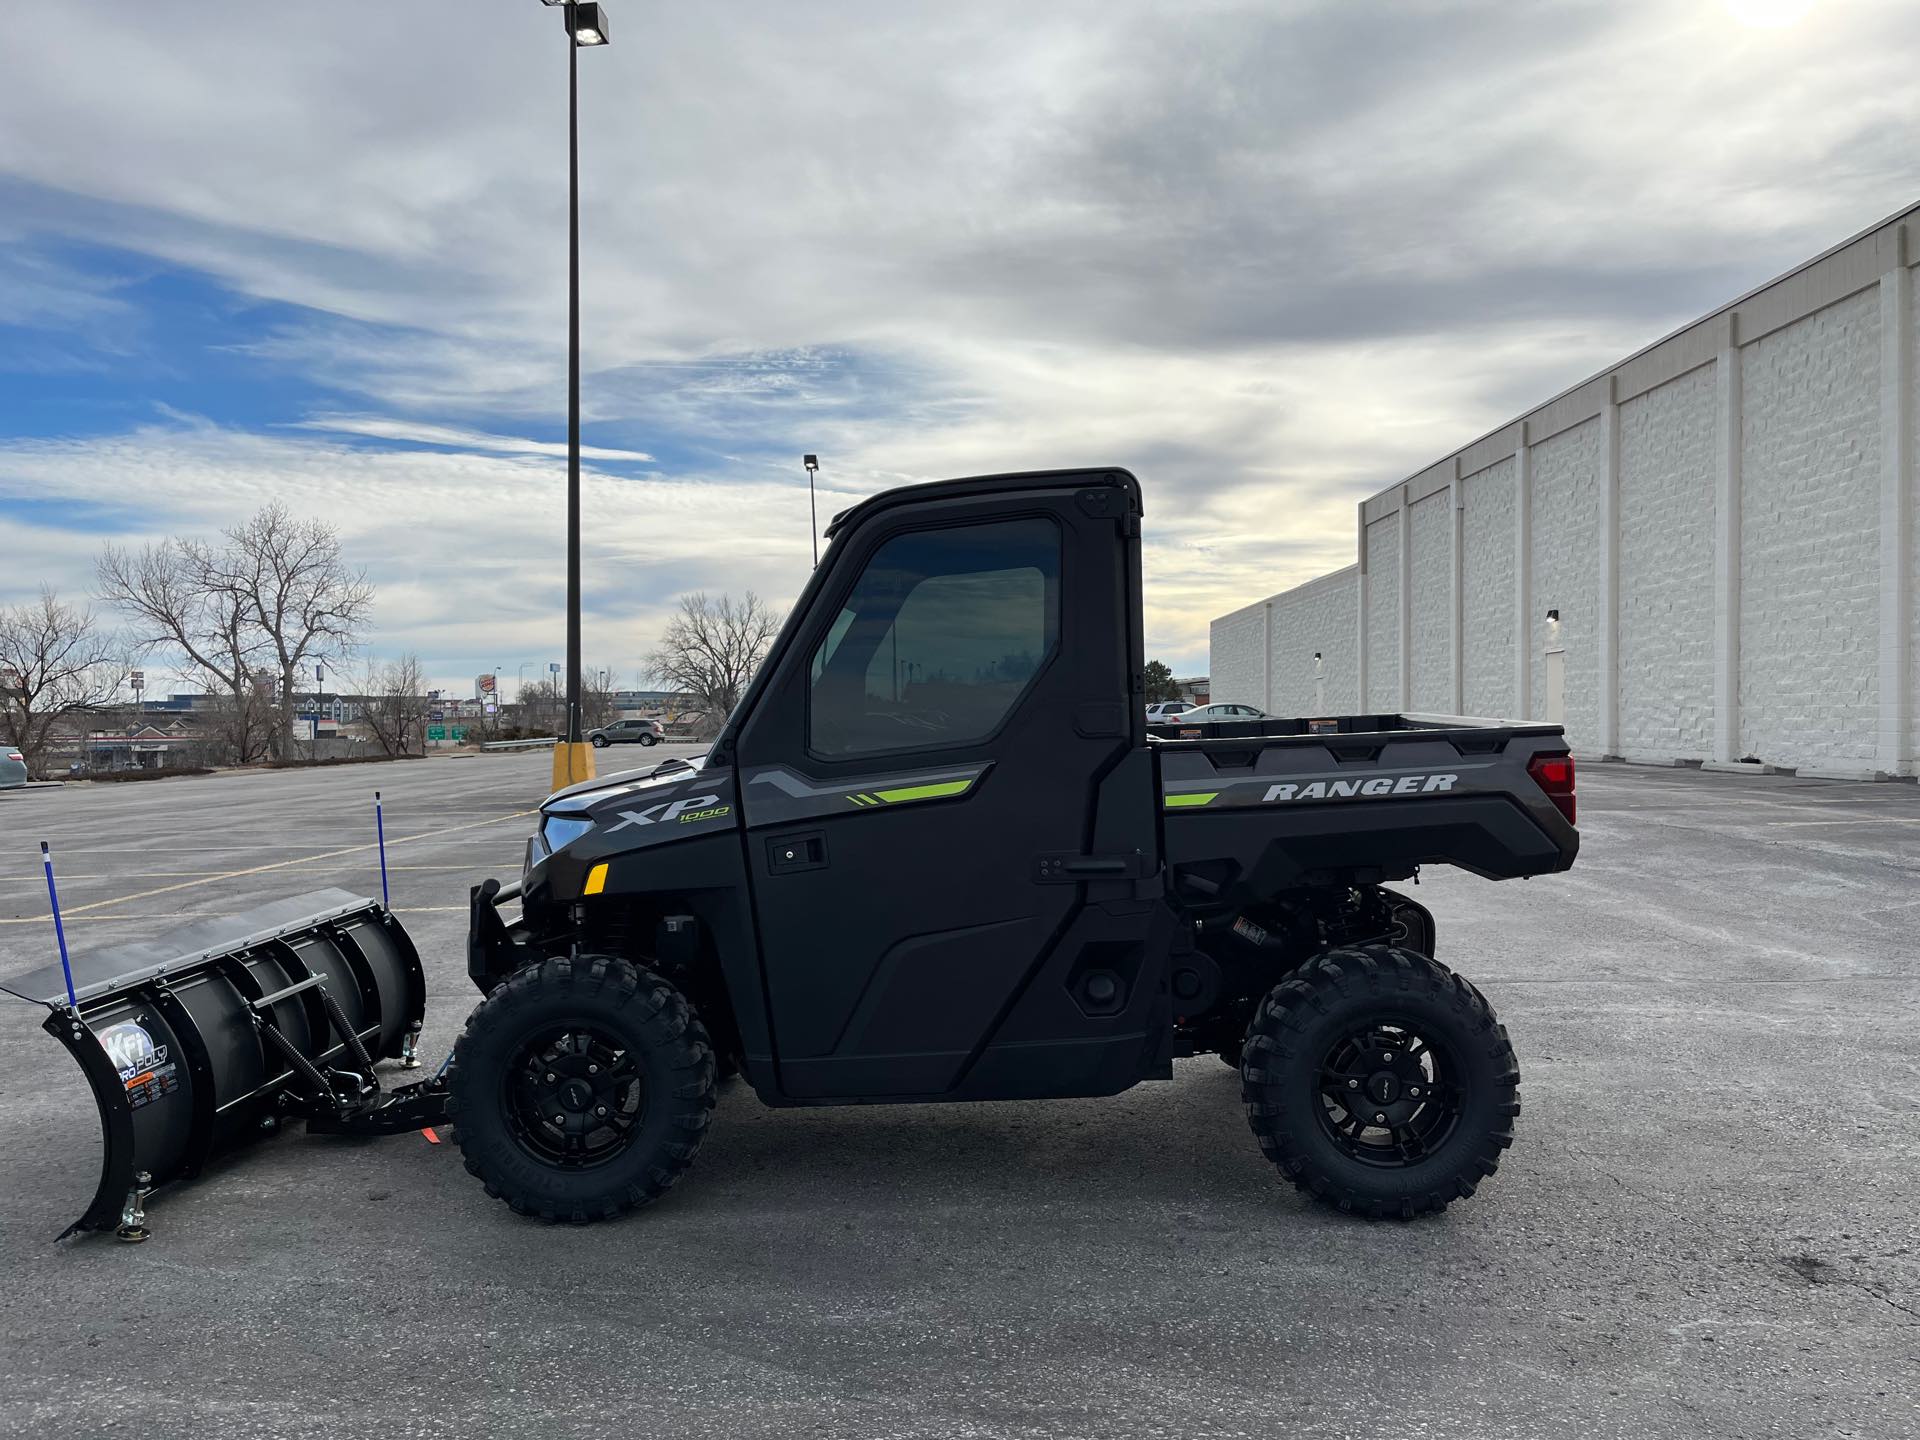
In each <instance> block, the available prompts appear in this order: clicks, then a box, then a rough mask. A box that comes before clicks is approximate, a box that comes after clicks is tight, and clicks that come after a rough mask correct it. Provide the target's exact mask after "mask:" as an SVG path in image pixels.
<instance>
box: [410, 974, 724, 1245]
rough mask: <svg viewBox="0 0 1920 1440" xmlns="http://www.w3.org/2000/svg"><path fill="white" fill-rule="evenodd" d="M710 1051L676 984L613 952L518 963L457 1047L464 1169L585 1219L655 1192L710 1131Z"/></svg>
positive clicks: (455, 1098)
mask: <svg viewBox="0 0 1920 1440" xmlns="http://www.w3.org/2000/svg"><path fill="white" fill-rule="evenodd" d="M714 1070H715V1064H714V1054H713V1046H712V1044H711V1042H710V1041H709V1040H708V1038H707V1032H706V1028H705V1027H704V1026H703V1025H702V1024H701V1023H700V1017H699V1016H698V1015H696V1014H695V1013H694V1011H693V1009H692V1007H691V1006H689V1005H688V1004H687V1000H686V997H685V996H683V995H682V994H681V993H680V992H679V991H678V990H676V989H675V988H674V987H673V986H672V985H669V984H668V983H667V982H666V981H665V980H662V979H661V978H660V977H659V976H657V975H655V974H653V973H651V972H650V971H646V970H642V969H640V968H639V967H638V966H636V965H634V964H632V963H631V962H629V961H626V960H622V959H617V958H613V957H609V956H582V957H580V958H578V959H550V960H545V961H542V962H541V963H539V964H537V965H528V966H526V967H524V968H522V969H520V970H517V971H515V972H514V973H513V974H512V975H511V976H509V977H508V978H507V979H506V980H505V981H503V982H502V983H501V984H500V985H499V986H498V987H497V988H495V990H494V991H493V993H492V994H491V995H489V996H488V997H487V998H486V999H485V1000H484V1001H482V1002H481V1004H480V1006H479V1008H478V1009H476V1010H475V1011H474V1012H473V1014H472V1015H471V1016H469V1017H468V1019H467V1027H466V1030H465V1032H464V1033H463V1034H462V1035H461V1036H460V1039H459V1041H458V1042H457V1043H456V1044H455V1045H454V1047H453V1070H452V1076H451V1081H450V1087H449V1088H450V1091H451V1093H450V1096H449V1099H448V1106H447V1110H448V1115H449V1116H450V1118H451V1119H452V1121H453V1123H454V1126H455V1127H456V1130H457V1132H458V1135H459V1139H460V1150H461V1153H462V1155H464V1156H465V1158H466V1165H467V1170H468V1171H469V1172H470V1173H471V1174H473V1175H476V1176H478V1177H479V1178H480V1180H481V1182H482V1183H483V1184H485V1186H486V1187H487V1193H488V1194H489V1195H491V1196H493V1197H494V1198H495V1199H498V1200H504V1201H506V1203H507V1204H509V1205H511V1206H512V1207H513V1208H514V1209H515V1210H517V1211H519V1212H520V1213H521V1214H522V1215H535V1216H538V1217H539V1218H540V1219H542V1220H546V1221H549V1222H552V1221H567V1222H570V1223H572V1224H576V1225H584V1224H586V1223H588V1222H590V1221H594V1220H607V1219H611V1218H612V1217H614V1216H616V1215H619V1214H621V1213H622V1212H624V1211H628V1210H633V1209H637V1208H638V1207H640V1206H642V1205H646V1204H650V1203H651V1202H653V1201H654V1200H657V1199H659V1198H660V1197H661V1196H662V1195H664V1194H666V1192H667V1191H668V1190H670V1189H672V1188H673V1185H674V1183H675V1182H676V1181H677V1180H679V1178H680V1177H681V1175H683V1174H684V1173H685V1172H686V1170H687V1167H688V1166H690V1165H691V1164H692V1163H693V1158H694V1156H695V1155H696V1154H698V1153H699V1150H700V1144H701V1142H702V1141H703V1140H704V1139H705V1138H706V1134H707V1126H708V1123H709V1122H710V1120H711V1119H712V1115H713V1101H714Z"/></svg>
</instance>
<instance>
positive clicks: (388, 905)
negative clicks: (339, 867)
mask: <svg viewBox="0 0 1920 1440" xmlns="http://www.w3.org/2000/svg"><path fill="white" fill-rule="evenodd" d="M373 833H374V835H375V836H376V837H378V839H379V841H380V908H381V909H383V910H391V909H392V908H393V902H392V901H391V900H389V899H388V898H387V822H386V818H385V817H384V816H383V815H382V814H381V813H380V792H379V791H378V790H376V791H374V792H373ZM49 873H51V872H49Z"/></svg>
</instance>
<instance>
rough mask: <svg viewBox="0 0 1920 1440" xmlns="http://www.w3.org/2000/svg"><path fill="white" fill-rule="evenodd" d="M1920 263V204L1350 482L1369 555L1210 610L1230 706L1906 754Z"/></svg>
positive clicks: (1580, 742) (1913, 672) (1873, 770)
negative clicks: (1403, 468) (1428, 452)
mask: <svg viewBox="0 0 1920 1440" xmlns="http://www.w3.org/2000/svg"><path fill="white" fill-rule="evenodd" d="M1916 263H1920V206H1916V207H1914V208H1913V209H1911V210H1908V211H1906V212H1904V213H1902V214H1900V215H1897V216H1895V217H1893V218H1892V219H1891V220H1888V221H1887V222H1885V223H1884V224H1882V225H1879V226H1876V227H1875V228H1874V229H1872V230H1870V231H1867V232H1866V233H1865V234H1863V235H1859V236H1857V237H1855V238H1854V239H1852V240H1849V241H1847V242H1846V243H1845V244H1842V245H1840V246H1837V247H1836V248H1834V249H1833V250H1830V251H1828V252H1827V253H1826V254H1824V255H1821V256H1819V257H1818V258H1816V259H1814V260H1810V261H1808V262H1807V263H1806V264H1805V265H1802V266H1800V267H1799V268H1798V269H1796V270H1794V271H1792V272H1791V273H1789V274H1787V275H1784V276H1782V277H1781V278H1780V279H1778V280H1775V281H1773V282H1772V283H1771V284H1769V285H1766V286H1763V287H1761V288H1760V289H1758V290H1756V291H1754V292H1753V293H1751V294H1749V295H1746V296H1743V297H1742V298H1741V299H1739V300H1736V301H1735V302H1734V303H1733V304H1731V305H1728V306H1726V307H1724V308H1723V309H1721V310H1718V311H1716V312H1714V313H1713V314H1712V315H1709V316H1707V317H1706V318H1704V319H1702V320H1700V321H1697V322H1696V323H1694V324H1692V325H1689V326H1687V327H1686V328H1685V329H1683V330H1680V331H1678V332H1676V333H1674V334H1672V335H1669V336H1668V337H1666V338H1665V339H1663V340H1661V341H1659V342H1657V343H1656V344H1654V345H1651V346H1649V347H1648V348H1646V349H1645V350H1642V351H1640V352H1639V353H1638V354H1635V355H1632V356H1629V357H1628V358H1627V359H1625V360H1622V361H1621V362H1620V363H1619V364H1617V365H1615V366H1613V367H1611V368H1610V369H1608V370H1607V371H1605V372H1604V373H1602V374H1600V375H1596V376H1594V377H1593V378H1592V379H1591V380H1588V381H1586V382H1584V383H1583V384H1580V385H1577V386H1575V387H1574V388H1573V389H1571V390H1568V391H1566V392H1564V393H1563V394H1561V395H1558V396H1556V397H1555V398H1554V399H1552V400H1550V401H1548V402H1547V403H1546V404H1544V405H1541V406H1540V407H1539V408H1537V409H1535V410H1532V411H1529V412H1528V413H1527V414H1525V415H1523V416H1520V417H1519V418H1517V419H1515V420H1513V421H1512V422H1510V423H1509V424H1507V425H1504V426H1502V427H1501V428H1500V429H1499V430H1496V431H1494V432H1493V433H1491V434H1489V435H1485V436H1482V437H1481V438H1480V439H1478V440H1476V441H1475V442H1474V443H1472V444H1471V445H1468V446H1466V447H1464V448H1463V449H1461V450H1459V451H1456V452H1455V453H1454V454H1452V455H1449V456H1447V457H1446V458H1445V459H1443V460H1441V461H1440V462H1439V463H1438V464H1436V465H1432V466H1429V467H1428V468H1427V469H1425V470H1423V471H1421V472H1420V473H1419V474H1417V475H1414V476H1412V477H1411V478H1409V479H1407V480H1403V481H1401V482H1400V483H1399V484H1397V485H1394V486H1392V487H1391V488H1389V489H1387V490H1384V491H1382V492H1380V493H1379V494H1377V495H1375V496H1373V497H1371V498H1370V499H1368V500H1366V501H1364V502H1362V504H1361V505H1360V513H1359V525H1358V531H1357V534H1356V537H1355V539H1356V545H1357V553H1358V561H1357V563H1356V564H1355V565H1352V566H1349V567H1347V568H1346V569H1344V570H1340V571H1336V572H1335V573H1333V574H1331V575H1325V576H1322V577H1321V578H1320V579H1318V580H1313V581H1309V582H1308V583H1307V584H1305V585H1301V586H1297V587H1296V588H1294V589H1292V590H1289V591H1285V592H1284V593H1282V594H1278V595H1274V596H1272V597H1270V598H1268V599H1266V600H1263V601H1259V602H1257V603H1255V604H1252V605H1249V606H1246V607H1244V608H1243V609H1240V610H1236V611H1234V612H1233V613H1232V614H1229V615H1224V616H1221V617H1220V618H1219V619H1218V620H1215V621H1214V622H1213V631H1212V657H1211V658H1212V666H1211V669H1212V673H1213V698H1214V699H1215V700H1222V701H1243V702H1247V703H1251V704H1256V705H1262V706H1264V707H1265V708H1266V709H1268V710H1272V711H1274V712H1276V713H1281V714H1310V713H1315V712H1327V713H1333V712H1339V711H1343V710H1353V709H1365V710H1370V711H1389V710H1411V711H1420V712H1441V713H1449V714H1472V715H1489V716H1502V717H1514V718H1522V719H1552V720H1563V721H1564V723H1565V724H1566V727H1567V733H1568V735H1569V736H1570V737H1571V739H1572V742H1573V746H1574V749H1575V752H1576V753H1579V754H1585V755H1588V756H1618V757H1623V758H1625V759H1629V760H1642V761H1653V762H1674V761H1705V762H1709V763H1713V764H1726V765H1737V764H1739V763H1742V762H1747V763H1756V762H1757V763H1760V764H1766V765H1775V766H1781V767H1787V768H1793V769H1797V770H1800V771H1802V772H1804V773H1813V774H1832V775H1846V776H1863V777H1864V776H1912V775H1914V774H1916V762H1915V756H1916V752H1920V694H1917V693H1916V689H1917V687H1920V548H1917V545H1916V525H1915V519H1914V516H1915V511H1916V509H1920V473H1916V469H1917V467H1916V464H1915V452H1916V449H1920V372H1917V368H1916V364H1915V339H1914V337H1915V330H1916V327H1917V326H1920V294H1917V290H1916V286H1915V283H1914V270H1913V267H1914V265H1915V264H1916ZM1516 640H1518V641H1520V642H1521V643H1516Z"/></svg>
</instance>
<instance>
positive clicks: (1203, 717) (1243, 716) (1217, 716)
mask: <svg viewBox="0 0 1920 1440" xmlns="http://www.w3.org/2000/svg"><path fill="white" fill-rule="evenodd" d="M1167 718H1168V719H1170V720H1172V721H1174V722H1175V723H1177V724H1180V725H1204V724H1208V723H1217V722H1219V721H1223V720H1264V719H1266V718H1267V712H1266V711H1264V710H1257V709H1255V708H1254V707H1253V706H1251V705H1228V704H1225V703H1222V704H1219V705H1201V706H1198V707H1197V708H1195V709H1192V710H1182V711H1181V712H1180V713H1179V714H1178V715H1171V716H1168V717H1167Z"/></svg>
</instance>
